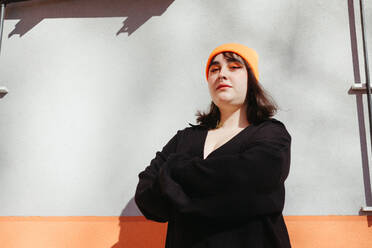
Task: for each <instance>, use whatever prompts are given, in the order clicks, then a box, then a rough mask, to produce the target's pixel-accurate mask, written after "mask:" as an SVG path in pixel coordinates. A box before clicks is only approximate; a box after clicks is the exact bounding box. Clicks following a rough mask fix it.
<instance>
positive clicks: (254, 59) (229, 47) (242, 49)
mask: <svg viewBox="0 0 372 248" xmlns="http://www.w3.org/2000/svg"><path fill="white" fill-rule="evenodd" d="M222 52H234V53H236V54H238V55H240V56H241V57H242V58H243V59H244V60H245V61H246V62H247V64H248V65H249V66H250V67H251V68H252V71H253V73H254V76H255V77H256V79H257V81H258V54H257V53H256V51H255V50H253V49H252V48H249V47H246V46H244V45H241V44H238V43H227V44H223V45H220V46H218V47H216V48H215V49H214V50H213V51H212V53H211V54H210V55H209V58H208V62H207V66H206V69H205V71H206V75H207V80H208V67H209V64H210V63H211V61H212V58H213V57H214V56H215V55H217V54H219V53H222Z"/></svg>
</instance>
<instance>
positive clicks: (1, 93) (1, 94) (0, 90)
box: [0, 86, 8, 98]
mask: <svg viewBox="0 0 372 248" xmlns="http://www.w3.org/2000/svg"><path fill="white" fill-rule="evenodd" d="M6 94H8V89H7V88H5V87H1V86H0V98H3V97H4V96H5V95H6Z"/></svg>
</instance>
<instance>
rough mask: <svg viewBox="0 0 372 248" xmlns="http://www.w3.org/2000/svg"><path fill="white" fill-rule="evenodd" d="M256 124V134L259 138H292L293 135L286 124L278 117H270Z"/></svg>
mask: <svg viewBox="0 0 372 248" xmlns="http://www.w3.org/2000/svg"><path fill="white" fill-rule="evenodd" d="M255 126H256V132H255V134H254V135H255V137H256V138H257V139H272V138H285V139H288V140H291V135H290V134H289V132H288V130H287V128H286V126H285V125H284V123H283V122H281V121H279V120H278V119H275V118H270V119H267V120H264V121H262V122H261V123H259V124H257V125H255Z"/></svg>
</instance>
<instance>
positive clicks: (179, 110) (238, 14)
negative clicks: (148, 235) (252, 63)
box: [0, 0, 372, 216]
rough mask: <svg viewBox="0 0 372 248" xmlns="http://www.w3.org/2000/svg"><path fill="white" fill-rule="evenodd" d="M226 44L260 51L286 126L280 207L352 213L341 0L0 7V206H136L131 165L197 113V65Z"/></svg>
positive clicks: (200, 74)
mask: <svg viewBox="0 0 372 248" xmlns="http://www.w3.org/2000/svg"><path fill="white" fill-rule="evenodd" d="M370 5H371V4H370ZM366 7H367V10H366V11H367V13H369V15H368V16H367V18H368V19H370V18H371V17H370V15H371V14H372V10H371V7H372V6H366ZM355 9H356V10H358V5H356V6H355ZM356 18H357V24H358V23H359V19H358V18H359V16H358V15H356ZM371 31H372V27H371V28H370V29H369V35H370V36H371ZM357 35H358V39H359V38H360V32H359V30H357ZM371 39H372V36H371ZM226 42H240V43H243V44H246V45H247V46H250V47H252V48H254V49H256V50H257V52H258V54H259V55H260V61H259V69H260V81H261V83H262V84H263V85H264V87H265V88H266V89H267V90H268V91H269V92H270V93H271V94H272V95H273V97H274V98H275V100H276V101H277V102H278V103H279V105H280V107H281V109H282V110H281V111H280V112H279V113H278V114H277V115H276V118H277V119H279V120H281V121H283V122H284V123H285V124H286V126H287V129H288V131H289V132H290V133H291V135H292V163H291V171H290V175H289V177H288V179H287V181H286V187H287V198H286V205H285V210H284V214H285V215H338V214H339V215H343V214H348V215H356V214H358V211H359V209H360V206H361V205H365V204H366V202H365V201H366V200H365V192H364V186H363V173H362V159H361V145H360V144H361V139H360V132H359V129H360V126H359V122H358V115H357V101H356V99H357V96H355V95H349V94H348V93H347V91H348V89H349V88H350V86H351V84H352V83H353V82H354V74H353V61H352V54H351V42H350V32H349V21H348V10H347V1H339V0H329V1H320V0H318V1H295V0H285V1H284V0H283V1H262V0H250V1H247V0H234V1H230V2H229V1H222V0H175V1H161V0H157V1H144V0H143V1H128V0H127V1H125V0H123V1H109V2H107V3H106V1H98V0H94V1H83V0H81V1H78V0H75V1H65V2H61V1H57V0H51V1H49V0H39V1H33V2H29V3H17V4H13V5H9V6H8V7H7V13H6V20H5V26H4V38H3V43H2V45H3V46H2V54H1V56H0V86H6V87H7V88H8V90H9V94H8V95H7V96H6V97H4V98H3V99H0V202H1V204H0V215H23V216H28V215H40V216H49V215H68V216H70V215H120V214H122V215H137V214H139V212H138V209H136V207H135V204H134V203H133V195H134V191H135V187H136V185H137V182H138V177H137V175H138V173H139V172H140V171H142V170H143V169H144V168H145V167H146V166H147V165H148V164H149V162H150V160H151V159H152V158H153V157H154V156H155V152H156V151H158V150H160V149H161V148H162V147H163V145H165V143H166V142H167V141H168V140H169V139H170V138H171V136H173V135H174V134H175V132H176V131H177V130H178V129H182V128H184V127H186V126H187V122H191V123H195V116H194V114H195V112H196V110H198V109H200V110H206V109H207V107H208V105H209V103H210V96H209V92H208V88H207V83H206V81H205V78H204V66H205V62H206V60H207V58H208V55H209V53H210V52H211V50H212V49H213V48H214V47H216V46H217V45H220V44H222V43H226ZM358 42H360V40H358ZM359 50H360V47H359ZM360 51H361V50H360ZM359 59H360V60H361V59H362V58H361V57H360V58H359ZM362 65H363V64H362V62H361V66H362ZM363 80H364V79H363V78H362V81H363ZM367 124H368V123H367V122H366V125H367ZM362 139H363V137H362Z"/></svg>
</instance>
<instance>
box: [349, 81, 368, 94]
mask: <svg viewBox="0 0 372 248" xmlns="http://www.w3.org/2000/svg"><path fill="white" fill-rule="evenodd" d="M347 93H348V94H349V95H356V94H367V85H366V84H362V83H357V84H353V85H352V86H351V87H350V89H349V90H348V92H347ZM371 93H372V89H371Z"/></svg>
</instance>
